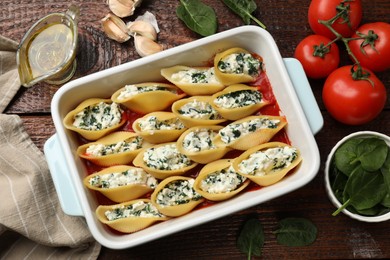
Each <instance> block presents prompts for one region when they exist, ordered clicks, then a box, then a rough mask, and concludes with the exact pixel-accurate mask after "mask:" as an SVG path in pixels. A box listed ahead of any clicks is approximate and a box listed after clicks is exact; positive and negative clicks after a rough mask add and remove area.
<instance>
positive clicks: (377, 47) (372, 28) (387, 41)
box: [348, 22, 390, 72]
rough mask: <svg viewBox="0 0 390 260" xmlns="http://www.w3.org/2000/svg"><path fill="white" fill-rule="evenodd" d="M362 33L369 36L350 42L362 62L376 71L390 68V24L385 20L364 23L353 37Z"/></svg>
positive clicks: (364, 65) (354, 52)
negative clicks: (384, 21)
mask: <svg viewBox="0 0 390 260" xmlns="http://www.w3.org/2000/svg"><path fill="white" fill-rule="evenodd" d="M362 35H367V36H368V38H367V39H364V40H363V39H359V40H352V41H349V42H348V45H349V48H350V49H351V51H352V53H353V54H354V55H355V57H356V58H357V59H358V60H359V62H360V64H361V65H362V66H363V67H365V68H367V69H370V70H372V71H376V72H377V71H384V70H386V69H388V68H390V24H388V23H383V22H376V23H367V24H364V25H362V26H360V27H359V28H358V29H357V32H356V33H355V34H354V35H352V37H351V38H358V37H361V36H362ZM376 37H377V38H376ZM361 46H362V49H363V51H362V50H361V48H360V47H361Z"/></svg>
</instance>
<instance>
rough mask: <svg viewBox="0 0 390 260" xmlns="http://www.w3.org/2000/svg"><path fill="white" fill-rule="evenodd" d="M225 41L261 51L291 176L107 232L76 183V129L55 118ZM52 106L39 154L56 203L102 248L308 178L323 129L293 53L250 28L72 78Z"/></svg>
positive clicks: (170, 229) (195, 61)
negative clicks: (293, 151) (295, 153)
mask: <svg viewBox="0 0 390 260" xmlns="http://www.w3.org/2000/svg"><path fill="white" fill-rule="evenodd" d="M231 47H241V48H244V49H247V50H249V51H251V52H255V53H257V54H259V55H261V56H262V57H263V59H264V63H265V66H266V71H267V75H268V78H269V80H270V83H271V85H272V87H273V91H274V95H275V97H276V99H277V101H278V103H279V106H280V109H281V111H282V112H283V114H284V115H285V116H286V117H287V121H288V126H287V128H286V131H287V134H288V136H289V138H290V140H291V142H292V145H294V146H296V147H298V149H299V150H300V151H301V153H302V157H303V161H302V163H301V165H300V166H299V167H298V169H297V170H296V171H295V172H294V174H291V175H289V176H288V177H286V178H285V179H283V180H282V181H280V182H278V183H276V184H275V185H272V186H269V187H266V188H262V189H258V190H255V191H250V192H245V193H242V194H240V195H239V196H237V197H234V198H233V199H230V200H228V201H224V202H221V203H218V204H216V205H213V206H210V207H206V208H201V209H198V210H194V211H192V212H191V213H189V214H187V215H184V216H181V217H178V218H174V219H171V220H168V221H165V222H162V223H159V224H155V225H153V226H151V227H149V228H147V229H145V230H142V231H139V232H136V233H133V234H125V235H118V234H114V233H113V232H111V231H110V230H109V229H108V228H107V227H106V226H105V225H103V224H101V223H100V222H99V221H98V219H97V218H96V217H95V209H96V207H97V206H98V205H97V200H96V198H95V196H94V194H93V193H91V192H90V191H89V190H87V189H86V188H85V187H84V186H83V183H82V179H83V178H84V177H85V176H86V169H85V165H84V163H83V161H82V160H81V159H80V158H79V157H78V156H77V155H76V153H75V151H76V148H77V146H78V144H77V141H76V135H75V134H74V133H73V132H70V131H69V130H67V129H65V128H64V126H63V124H62V120H63V118H64V116H65V115H66V114H67V113H68V112H69V111H70V110H72V109H73V108H74V107H75V106H77V105H78V104H79V103H81V102H82V101H83V100H85V99H87V98H91V97H110V96H111V94H112V93H114V92H115V90H117V89H119V88H120V87H123V85H124V84H125V83H138V82H144V81H158V80H162V77H161V76H160V69H161V68H164V67H169V66H173V65H177V64H181V65H188V66H196V65H198V66H199V65H203V64H204V62H206V61H209V60H210V58H211V57H213V55H214V54H215V53H217V52H219V51H221V50H224V49H227V48H231ZM294 87H295V88H294ZM297 94H298V95H297ZM51 110H52V117H53V121H54V125H55V128H56V134H54V135H53V136H52V137H51V138H50V139H49V140H48V141H47V142H46V144H45V147H44V152H45V155H46V158H47V161H48V164H49V168H50V172H51V174H52V177H53V180H54V183H55V187H56V190H57V193H58V195H59V199H60V202H61V206H62V208H63V210H64V212H65V213H66V214H69V215H74V216H83V217H85V219H86V222H87V224H88V226H89V228H90V230H91V233H92V235H93V236H94V238H95V239H96V240H97V241H98V242H99V243H101V244H102V245H103V246H105V247H109V248H114V249H123V248H128V247H133V246H136V245H139V244H142V243H145V242H148V241H151V240H154V239H157V238H161V237H163V236H167V235H169V234H172V233H174V232H178V231H181V230H184V229H187V228H191V227H194V226H196V225H199V224H202V223H205V222H207V221H211V220H214V219H217V218H220V217H223V216H226V215H229V214H232V213H234V212H237V211H240V210H243V209H245V208H249V207H252V206H255V205H257V204H259V203H262V202H265V201H268V200H271V199H273V198H276V197H279V196H281V195H283V194H286V193H288V192H291V191H293V190H295V189H298V188H300V187H302V186H304V185H305V184H307V183H308V182H310V181H311V180H312V179H313V178H314V176H315V175H316V174H317V172H318V170H319V166H320V155H319V150H318V146H317V143H316V141H315V139H314V136H313V135H314V134H316V133H317V132H318V131H319V130H320V129H321V128H322V126H323V118H322V116H321V113H320V111H319V109H318V105H317V103H316V101H315V99H314V96H313V93H312V91H311V88H310V85H309V83H308V81H307V78H306V76H305V74H304V71H303V69H302V66H301V64H300V63H299V62H298V61H297V60H295V59H292V58H287V59H283V58H282V57H281V55H280V53H279V50H278V48H277V46H276V44H275V41H274V40H273V38H272V36H271V35H270V34H269V33H268V32H267V31H265V30H263V29H261V28H259V27H256V26H243V27H238V28H235V29H232V30H228V31H224V32H221V33H218V34H215V35H213V36H210V37H206V38H202V39H200V40H196V41H193V42H190V43H187V44H183V45H181V46H178V47H174V48H171V49H168V50H165V51H163V52H160V53H158V54H155V55H152V56H148V57H145V58H141V59H138V60H135V61H132V62H129V63H126V64H122V65H119V66H117V67H113V68H110V69H107V70H104V71H101V72H97V73H95V74H91V75H88V76H86V77H83V78H80V79H77V80H74V81H71V82H69V83H67V84H65V85H64V86H63V87H61V88H60V89H59V90H58V91H57V93H56V94H55V95H54V97H53V100H52V104H51Z"/></svg>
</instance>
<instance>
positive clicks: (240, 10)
mask: <svg viewBox="0 0 390 260" xmlns="http://www.w3.org/2000/svg"><path fill="white" fill-rule="evenodd" d="M222 2H223V3H224V4H225V5H226V6H228V7H229V8H230V9H231V10H232V11H233V12H235V13H236V14H237V15H239V16H240V17H241V18H242V20H243V21H244V23H245V24H250V22H251V19H252V20H253V21H255V22H256V23H257V24H258V25H259V26H260V27H262V28H264V29H265V25H264V24H263V23H262V22H260V21H259V20H258V19H257V18H256V17H254V16H253V15H252V13H253V12H254V11H255V10H256V8H257V5H256V2H255V1H253V0H222Z"/></svg>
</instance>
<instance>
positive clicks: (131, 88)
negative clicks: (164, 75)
mask: <svg viewBox="0 0 390 260" xmlns="http://www.w3.org/2000/svg"><path fill="white" fill-rule="evenodd" d="M157 90H161V91H169V92H172V93H174V94H177V91H176V90H175V89H171V88H167V87H165V86H159V85H151V86H142V87H139V86H138V87H137V86H135V85H126V86H125V87H124V89H123V90H122V91H121V92H120V93H119V95H118V97H117V98H118V100H124V99H128V98H131V97H133V96H135V95H138V94H140V93H145V92H150V91H157Z"/></svg>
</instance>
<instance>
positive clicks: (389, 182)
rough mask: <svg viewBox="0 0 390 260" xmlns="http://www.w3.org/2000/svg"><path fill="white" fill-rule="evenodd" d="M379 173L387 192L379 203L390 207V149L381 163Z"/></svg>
mask: <svg viewBox="0 0 390 260" xmlns="http://www.w3.org/2000/svg"><path fill="white" fill-rule="evenodd" d="M381 173H382V175H383V179H384V181H385V185H386V187H387V194H386V195H385V197H384V198H383V200H382V201H381V204H382V205H383V206H385V207H388V208H390V150H389V151H388V153H387V157H386V161H385V163H384V164H383V165H382V168H381Z"/></svg>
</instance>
